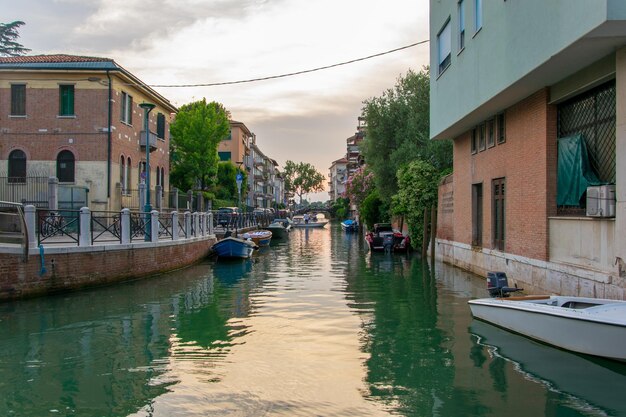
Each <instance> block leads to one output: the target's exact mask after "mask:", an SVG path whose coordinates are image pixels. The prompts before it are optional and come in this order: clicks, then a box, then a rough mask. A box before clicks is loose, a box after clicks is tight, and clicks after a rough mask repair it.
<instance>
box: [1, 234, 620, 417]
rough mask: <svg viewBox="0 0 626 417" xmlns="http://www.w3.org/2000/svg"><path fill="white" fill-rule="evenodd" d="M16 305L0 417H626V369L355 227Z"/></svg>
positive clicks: (7, 319) (8, 311)
mask: <svg viewBox="0 0 626 417" xmlns="http://www.w3.org/2000/svg"><path fill="white" fill-rule="evenodd" d="M259 252H260V253H257V254H255V256H254V258H253V259H252V260H251V261H246V262H227V263H223V262H219V263H215V262H213V261H206V262H203V263H201V264H198V265H195V266H193V267H190V268H187V269H185V270H181V271H177V272H174V273H170V274H166V275H163V276H158V277H154V278H151V279H146V280H141V281H136V282H131V283H127V284H122V285H116V286H111V287H107V288H100V289H96V290H87V291H82V292H77V293H73V294H69V295H63V296H55V297H48V298H40V299H34V300H26V301H21V302H12V303H3V304H0V335H1V336H0V416H58V415H61V416H69V415H76V416H384V415H398V416H504V415H506V416H619V415H626V400H625V399H624V398H623V397H622V396H623V395H624V393H626V366H625V365H624V364H620V363H616V362H611V361H604V360H600V359H592V358H589V357H585V356H579V355H574V354H571V353H568V352H564V351H560V350H557V349H553V348H550V347H547V346H544V345H541V344H538V343H534V342H531V341H529V340H527V339H525V338H522V337H520V336H516V335H513V334H510V333H508V332H505V331H502V330H500V329H497V328H494V327H492V326H490V325H487V324H485V323H482V322H478V321H475V320H473V319H472V318H471V315H470V311H469V308H468V306H467V300H468V299H470V298H472V297H483V296H485V294H486V292H485V289H484V280H482V279H481V278H479V277H476V276H474V275H471V274H468V273H465V272H463V271H460V270H458V269H455V268H452V267H449V266H447V265H443V264H436V265H435V268H434V270H432V269H429V268H428V266H427V265H423V264H422V263H420V261H419V260H418V259H417V258H413V257H408V258H407V257H405V256H401V255H400V256H399V255H395V256H393V255H389V254H387V255H385V254H373V255H372V254H369V253H367V252H366V251H365V247H364V244H363V241H362V239H360V238H358V236H356V235H346V234H344V233H343V232H342V231H341V229H340V227H338V225H337V224H331V225H329V226H327V227H326V228H325V229H321V230H295V231H293V233H292V234H291V237H290V239H289V240H288V241H285V242H273V243H272V246H271V247H270V248H265V249H264V250H261V251H259Z"/></svg>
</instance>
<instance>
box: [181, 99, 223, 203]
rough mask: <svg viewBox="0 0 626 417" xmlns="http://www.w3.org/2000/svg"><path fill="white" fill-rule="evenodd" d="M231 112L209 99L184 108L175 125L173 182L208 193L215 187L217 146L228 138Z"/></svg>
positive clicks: (186, 105)
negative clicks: (209, 101) (229, 113)
mask: <svg viewBox="0 0 626 417" xmlns="http://www.w3.org/2000/svg"><path fill="white" fill-rule="evenodd" d="M228 116H229V115H228V111H227V110H226V109H225V108H224V106H222V105H221V104H220V103H217V102H214V101H213V102H211V103H207V102H206V99H204V98H203V99H202V100H200V101H195V102H193V103H189V104H185V105H183V106H181V108H180V109H179V111H178V114H177V115H176V120H175V121H174V123H172V125H171V127H170V131H171V134H172V176H171V178H172V183H173V184H174V185H175V186H176V187H178V188H179V189H182V190H189V189H196V190H202V191H208V190H210V189H211V188H212V187H213V186H214V185H215V180H216V177H217V169H218V168H217V167H218V161H219V158H218V156H217V146H218V145H219V143H220V141H221V140H222V139H224V138H225V137H227V136H228V134H229V131H230V124H229V121H228Z"/></svg>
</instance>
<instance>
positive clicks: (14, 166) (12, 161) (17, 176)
mask: <svg viewBox="0 0 626 417" xmlns="http://www.w3.org/2000/svg"><path fill="white" fill-rule="evenodd" d="M9 182H12V183H24V182H26V154H25V153H24V151H21V150H19V149H16V150H14V151H12V152H11V153H10V154H9Z"/></svg>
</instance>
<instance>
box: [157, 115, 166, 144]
mask: <svg viewBox="0 0 626 417" xmlns="http://www.w3.org/2000/svg"><path fill="white" fill-rule="evenodd" d="M157 138H158V139H161V140H165V115H164V114H163V113H158V114H157Z"/></svg>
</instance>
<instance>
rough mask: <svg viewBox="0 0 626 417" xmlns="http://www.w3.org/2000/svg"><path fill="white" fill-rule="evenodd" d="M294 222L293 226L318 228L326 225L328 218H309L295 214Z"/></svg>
mask: <svg viewBox="0 0 626 417" xmlns="http://www.w3.org/2000/svg"><path fill="white" fill-rule="evenodd" d="M292 222H293V223H292V225H293V227H302V228H317V227H324V226H326V223H328V220H326V219H325V218H324V217H315V218H313V217H311V218H310V219H307V218H305V217H304V216H293V219H292Z"/></svg>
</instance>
